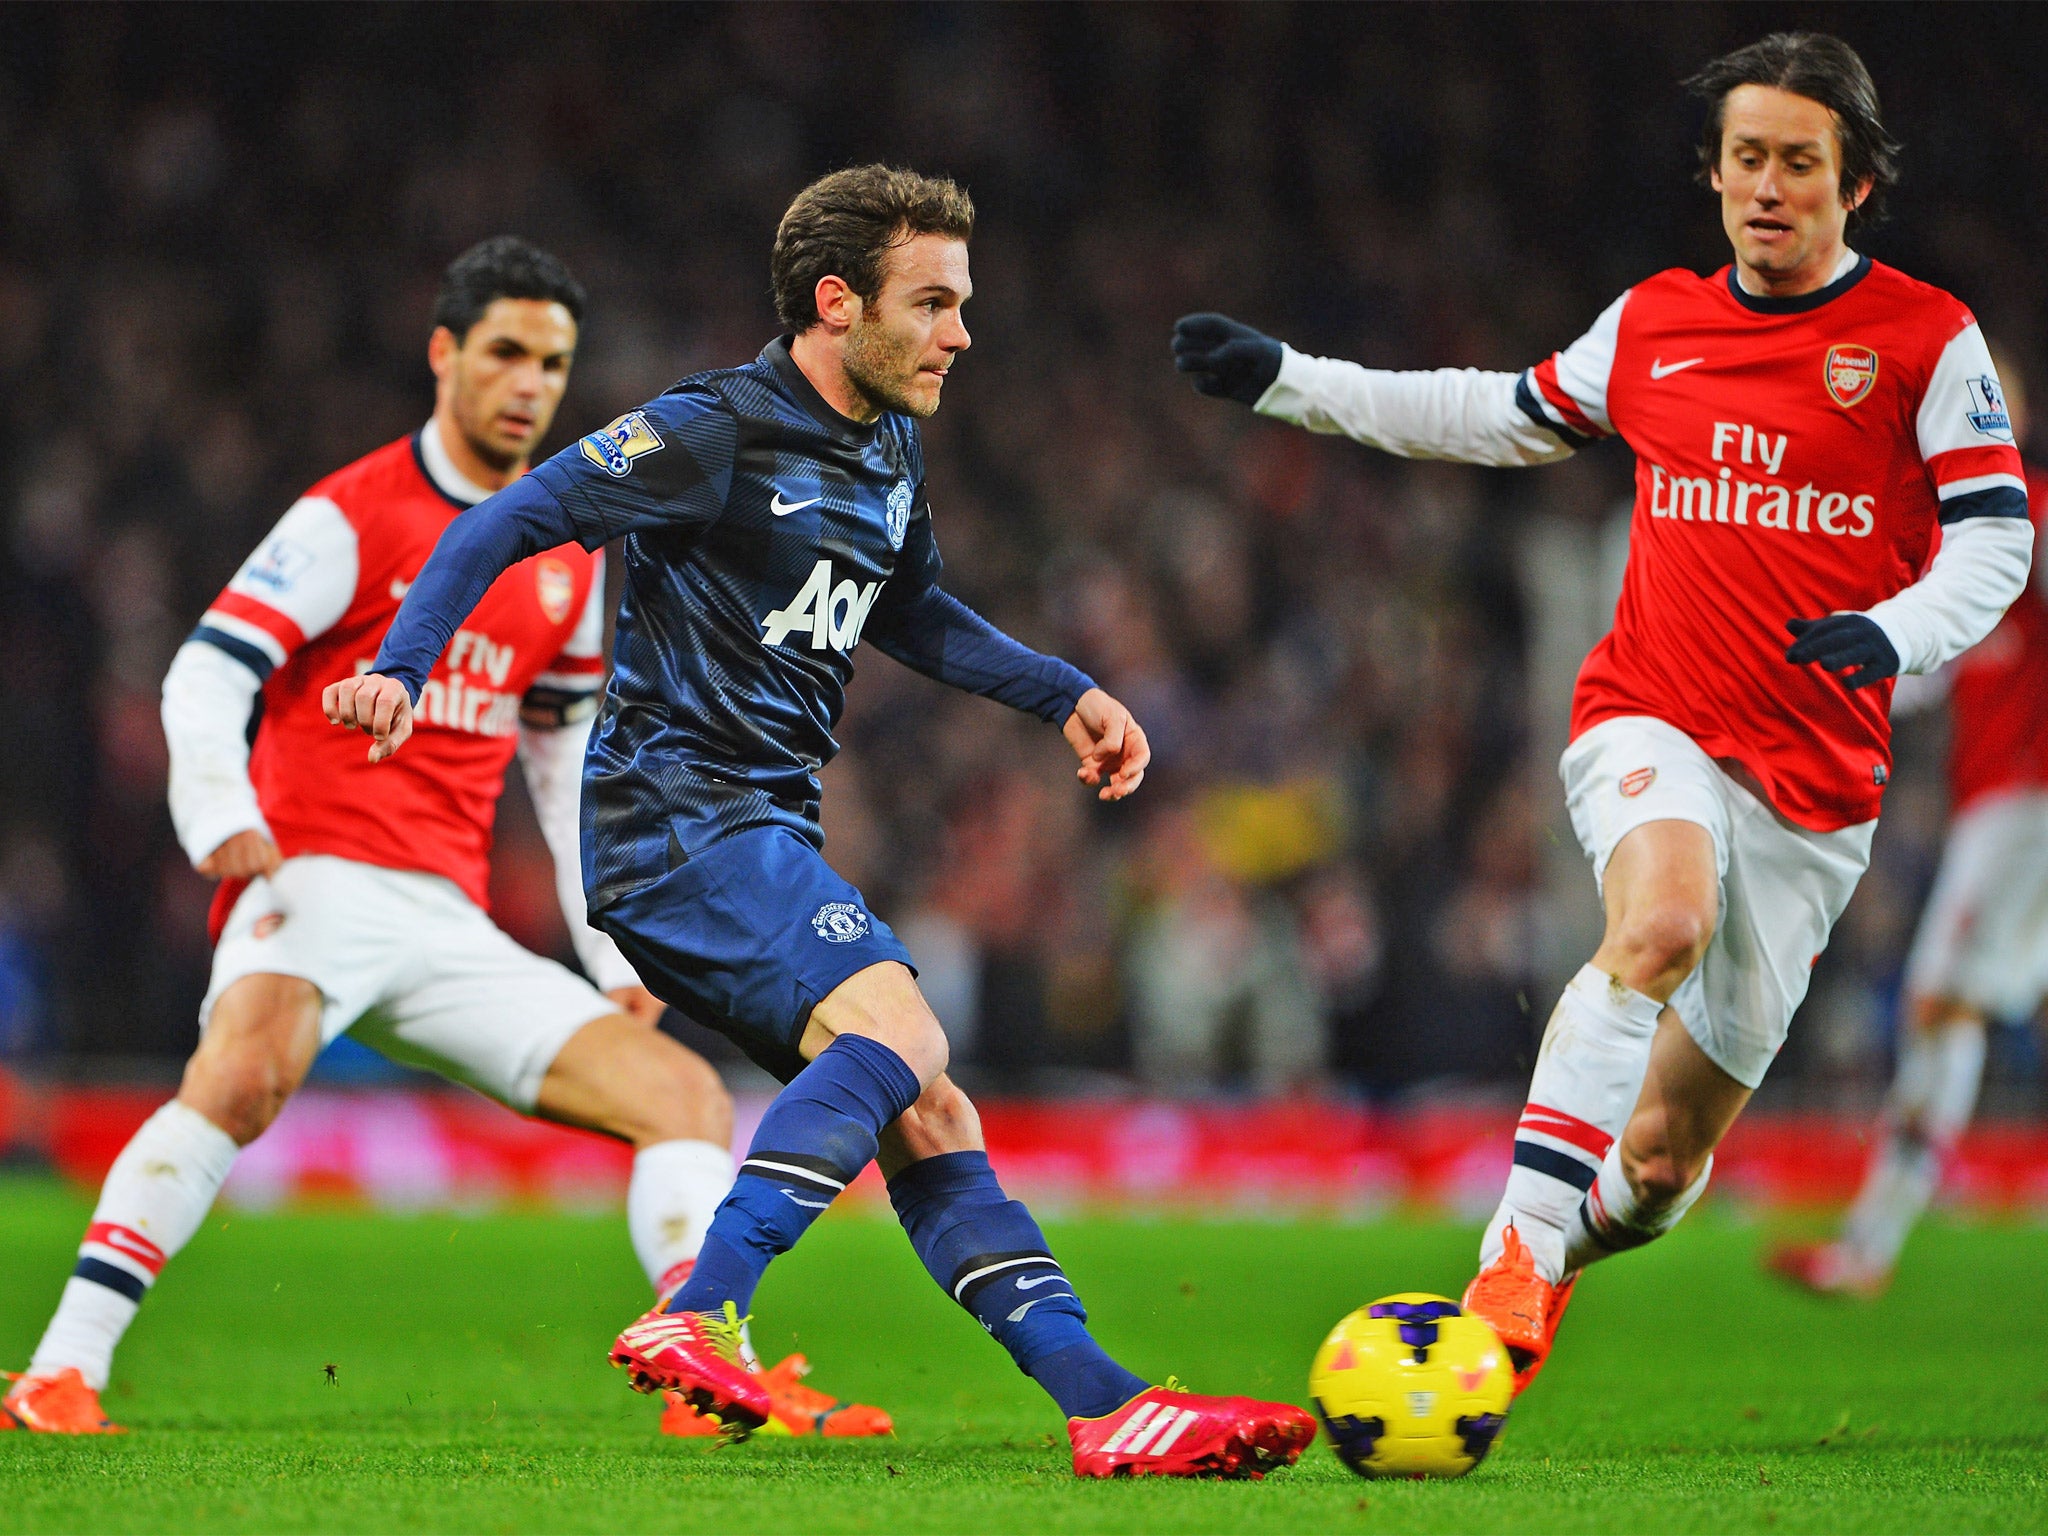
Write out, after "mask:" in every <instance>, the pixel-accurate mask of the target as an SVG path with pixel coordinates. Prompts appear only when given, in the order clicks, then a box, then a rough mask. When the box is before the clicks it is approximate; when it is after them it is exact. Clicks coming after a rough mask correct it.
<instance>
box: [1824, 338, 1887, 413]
mask: <svg viewBox="0 0 2048 1536" xmlns="http://www.w3.org/2000/svg"><path fill="white" fill-rule="evenodd" d="M1822 375H1823V377H1825V378H1826V380H1827V384H1828V393H1829V394H1831V395H1833V396H1834V397H1835V404H1837V405H1839V406H1842V407H1843V408H1844V409H1846V408H1847V407H1849V406H1852V405H1854V404H1856V403H1857V402H1858V401H1859V400H1861V399H1862V398H1863V397H1864V396H1865V395H1867V394H1869V393H1870V389H1871V386H1872V385H1874V384H1875V383H1877V354H1876V353H1875V352H1873V351H1871V350H1870V348H1868V347H1855V346H1850V345H1848V344H1847V343H1843V344H1842V345H1840V346H1834V347H1829V348H1828V360H1827V365H1826V367H1825V368H1824V369H1823V370H1822Z"/></svg>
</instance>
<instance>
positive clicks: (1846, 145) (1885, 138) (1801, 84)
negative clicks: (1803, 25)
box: [1685, 32, 1899, 225]
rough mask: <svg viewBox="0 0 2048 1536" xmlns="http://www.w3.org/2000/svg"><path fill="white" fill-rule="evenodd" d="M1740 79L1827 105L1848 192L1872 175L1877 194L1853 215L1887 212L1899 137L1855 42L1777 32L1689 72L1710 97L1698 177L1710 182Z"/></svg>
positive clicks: (1870, 218)
mask: <svg viewBox="0 0 2048 1536" xmlns="http://www.w3.org/2000/svg"><path fill="white" fill-rule="evenodd" d="M1739 85H1768V86H1771V87H1773V88H1775V89H1777V90H1781V91H1790V92H1791V93H1792V94H1793V95H1794V96H1804V97H1806V98H1807V99H1808V100H1809V101H1817V102H1819V103H1820V104H1821V105H1822V106H1824V107H1826V108H1827V109H1828V111H1829V112H1830V113H1831V114H1833V116H1834V119H1835V136H1836V137H1837V138H1838V139H1840V140H1841V144H1842V197H1843V200H1844V201H1847V200H1848V199H1849V198H1850V197H1852V196H1854V195H1855V192H1856V189H1857V188H1858V187H1860V186H1862V185H1863V184H1864V183H1865V182H1866V181H1867V182H1869V183H1870V196H1868V197H1867V198H1865V199H1864V200H1863V206H1862V207H1861V208H1852V209H1851V210H1850V213H1849V222H1850V223H1851V224H1854V225H1866V224H1874V223H1876V222H1877V221H1878V220H1879V219H1881V218H1883V217H1884V194H1885V189H1886V188H1887V187H1890V186H1893V185H1895V184H1896V183H1897V181H1898V179H1899V141H1898V140H1897V139H1895V138H1893V137H1892V136H1891V135H1890V134H1889V133H1886V132H1885V128H1884V122H1883V120H1882V119H1881V118H1880V117H1879V116H1878V113H1877V86H1876V85H1875V84H1874V83H1873V82H1872V81H1871V78H1870V71H1869V70H1867V69H1865V68H1864V67H1863V60H1862V59H1861V58H1859V57H1857V54H1856V50H1855V49H1854V48H1851V47H1850V46H1849V45H1848V44H1847V43H1845V42H1843V41H1842V40H1841V39H1840V38H1839V37H1830V36H1828V34H1827V33H1825V32H1773V33H1772V34H1771V35H1770V36H1769V37H1766V38H1763V39H1761V40H1759V41H1757V42H1754V43H1751V44H1750V45H1749V46H1748V47H1747V48H1738V49H1736V50H1735V51H1734V52H1733V53H1724V54H1723V55H1721V57H1720V58H1718V59H1716V60H1714V61H1713V62H1712V63H1711V64H1709V65H1707V67H1706V68H1705V69H1702V70H1701V71H1700V72H1699V73H1698V74H1696V75H1694V76H1692V78H1691V79H1689V80H1687V81H1686V82H1685V88H1686V89H1687V90H1689V91H1691V92H1692V94H1693V95H1695V96H1698V97H1700V98H1701V99H1702V100H1704V101H1705V102H1706V103H1707V122H1706V128H1705V131H1704V132H1703V133H1702V134H1701V136H1700V172H1699V179H1700V180H1701V182H1702V183H1704V184H1706V185H1708V186H1712V185H1713V175H1714V169H1715V167H1717V166H1718V165H1720V163H1721V122H1722V109H1723V108H1724V107H1726V105H1727V103H1728V93H1729V92H1730V91H1732V90H1734V89H1735V88H1736V87H1737V86H1739Z"/></svg>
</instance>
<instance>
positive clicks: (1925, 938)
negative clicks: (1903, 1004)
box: [1906, 790, 2048, 1023]
mask: <svg viewBox="0 0 2048 1536" xmlns="http://www.w3.org/2000/svg"><path fill="white" fill-rule="evenodd" d="M1906 989H1907V990H1908V991H1909V992H1916V993H1919V994H1921V995H1922V996H1925V997H1952V998H1956V999H1958V1000H1960V1001H1962V1002H1965V1003H1969V1004H1971V1005H1972V1006H1974V1007H1976V1008H1979V1009H1981V1010H1983V1012H1984V1013H1986V1014H1988V1015H1989V1016H1990V1017H1992V1018H1994V1019H1998V1020H2002V1021H2006V1022H2011V1023H2018V1022H2021V1021H2023V1020H2025V1019H2027V1018H2028V1017H2030V1016H2031V1015H2032V1014H2033V1012H2034V1010H2035V1009H2036V1008H2038V1007H2039V1006H2040V1005H2041V999H2042V997H2043V996H2044V995H2048V791H2041V790H2018V791H2014V792H2013V793H2010V794H2002V795H1994V796H1992V797H1991V798H1989V799H1986V800H1980V801H1978V802H1977V803H1976V804H1975V805H1972V806H1970V807H1968V808H1967V809H1966V810H1964V811H1963V812H1962V813H1961V814H1960V815H1958V816H1957V817H1956V818H1955V820H1954V821H1953V822H1951V823H1950V824H1949V830H1948V846H1947V848H1945V849H1944V850H1943V851H1942V855H1941V868H1940V870H1939V871H1938V872H1937V873H1936V874H1935V877H1934V889H1933V890H1931V891H1929V892H1928V894H1927V907H1926V910H1925V911H1923V912H1922V913H1921V914H1920V927H1919V930H1918V931H1917V932H1916V933H1915V934H1914V935H1913V950H1912V953H1911V954H1910V955H1909V956H1908V957H1907V959H1906Z"/></svg>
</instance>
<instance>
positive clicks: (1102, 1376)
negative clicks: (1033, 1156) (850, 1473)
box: [698, 1152, 1149, 1419]
mask: <svg viewBox="0 0 2048 1536" xmlns="http://www.w3.org/2000/svg"><path fill="white" fill-rule="evenodd" d="M889 1200H890V1203H891V1204H893V1205H894V1206H895V1207H896V1215H897V1216H898V1218H899V1219H901V1221H902V1222H903V1230H904V1231H905V1232H907V1233H909V1234H910V1245H911V1246H912V1247H913V1248H915V1249H916V1250H917V1256H918V1257H919V1258H921V1259H923V1260H924V1267H925V1268H926V1269H928V1270H930V1271H931V1275H932V1278H933V1279H934V1280H936V1281H938V1282H939V1284H940V1285H941V1286H942V1287H943V1288H944V1289H945V1291H946V1293H947V1294H948V1295H949V1296H951V1297H952V1298H953V1299H954V1300H955V1301H957V1302H959V1303H960V1305H961V1306H963V1307H965V1308H966V1309H967V1310H968V1311H969V1312H971V1313H973V1314H974V1317H975V1320H976V1321H977V1322H979V1323H980V1324H981V1326H982V1327H984V1328H986V1329H987V1330H988V1331H989V1332H990V1333H991V1334H993V1335H994V1336H995V1340H996V1342H997V1343H998V1344H1000V1345H1002V1346H1003V1348H1005V1349H1007V1350H1008V1351H1009V1352H1010V1354H1011V1356H1012V1357H1013V1358H1014V1359H1015V1360H1016V1362H1017V1366H1018V1368H1019V1369H1020V1370H1022V1371H1023V1372H1024V1374H1025V1375H1027V1376H1029V1377H1031V1378H1032V1379H1033V1380H1034V1381H1036V1382H1037V1383H1038V1384H1039V1385H1040V1386H1041V1387H1044V1388H1045V1390H1046V1391H1047V1392H1049V1393H1051V1394H1052V1398H1053V1401H1055V1402H1056V1403H1058V1404H1059V1405H1060V1411H1061V1412H1062V1413H1064V1414H1066V1415H1067V1417H1069V1418H1087V1419H1093V1418H1099V1417H1101V1416H1102V1415H1103V1414H1105V1413H1108V1412H1110V1411H1111V1410H1112V1409H1115V1408H1117V1407H1120V1406H1121V1405H1122V1404H1124V1403H1127V1402H1129V1401H1130V1400H1131V1399H1132V1398H1134V1397H1136V1396H1137V1395H1138V1394H1139V1393H1140V1392H1142V1391H1144V1390H1145V1388H1146V1386H1147V1385H1149V1383H1147V1382H1145V1381H1144V1380H1142V1379H1140V1378H1139V1377H1136V1376H1133V1375H1132V1374H1131V1373H1130V1372H1129V1371H1127V1370H1125V1369H1124V1368H1123V1367H1122V1366H1120V1365H1118V1364H1117V1363H1116V1362H1115V1361H1114V1360H1112V1359H1110V1357H1109V1355H1108V1354H1107V1353H1106V1352H1105V1351H1104V1350H1103V1348H1102V1346H1101V1345H1100V1344H1098V1343H1096V1342H1095V1339H1094V1336H1093V1335H1091V1334H1090V1333H1089V1332H1088V1312H1087V1309H1086V1308H1085V1307H1083V1306H1082V1305H1081V1298H1080V1297H1078V1296H1076V1295H1075V1294H1074V1287H1073V1284H1072V1282H1071V1281H1069V1280H1068V1279H1067V1277H1066V1273H1065V1272H1064V1271H1063V1270H1061V1268H1060V1266H1059V1261H1058V1260H1057V1259H1055V1258H1054V1257H1053V1256H1052V1254H1051V1252H1050V1251H1049V1250H1048V1249H1047V1248H1046V1246H1045V1234H1044V1233H1042V1232H1040V1231H1039V1230H1038V1223H1037V1222H1035V1221H1033V1220H1032V1219H1031V1213H1030V1212H1029V1211H1027V1210H1025V1209H1024V1207H1023V1206H1021V1205H1019V1204H1018V1203H1017V1202H1016V1201H1015V1200H1012V1199H1010V1198H1009V1197H1008V1196H1007V1195H1005V1194H1004V1193H1003V1187H1002V1185H1000V1184H998V1183H997V1182H996V1175H995V1170H994V1169H992V1168H990V1167H989V1165H988V1154H987V1153H986V1152H947V1153H944V1154H942V1155H941V1156H938V1157H928V1158H925V1159H924V1160H923V1161H922V1162H916V1163H912V1164H911V1165H910V1166H909V1167H908V1168H905V1169H903V1170H902V1171H901V1172H899V1173H898V1174H897V1175H896V1177H895V1178H893V1179H891V1180H890V1181H889ZM707 1247H708V1245H707ZM698 1262H699V1263H700V1264H701V1263H702V1262H703V1260H701V1259H700V1260H698Z"/></svg>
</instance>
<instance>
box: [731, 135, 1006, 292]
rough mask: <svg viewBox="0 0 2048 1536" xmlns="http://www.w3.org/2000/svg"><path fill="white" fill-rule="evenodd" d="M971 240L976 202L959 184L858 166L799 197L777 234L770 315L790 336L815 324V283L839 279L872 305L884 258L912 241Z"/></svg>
mask: <svg viewBox="0 0 2048 1536" xmlns="http://www.w3.org/2000/svg"><path fill="white" fill-rule="evenodd" d="M973 233H974V201H973V199H972V198H970V197H968V195H967V193H966V191H965V189H964V188H962V187H961V186H960V185H959V184H958V183H957V182H953V181H949V180H948V179H947V178H945V177H943V176H920V175H918V174H917V172H915V171H906V170H900V169H898V168H896V167H894V166H888V165H856V166H852V167H850V168H849V169H847V170H843V171H834V172H833V173H832V174H831V175H829V176H821V177H819V178H818V179H817V180H816V181H814V182H812V183H811V184H810V185H809V186H808V187H805V188H804V189H803V191H801V192H799V193H797V195H796V198H795V200H794V201H793V202H791V203H790V205H789V208H788V210H787V211H786V212H785V213H784V214H783V215H782V222H781V223H780V224H778V225H777V226H776V228H775V252H774V254H773V255H772V256H771V257H769V260H768V273H769V278H770V281H771V282H772V283H773V285H774V289H775V314H776V318H777V319H779V320H780V321H781V322H782V323H783V324H784V325H785V326H787V327H789V329H790V330H791V331H792V332H800V331H807V330H809V329H810V328H811V327H812V326H814V325H816V324H817V323H818V280H819V279H820V278H824V277H837V278H840V279H842V280H843V281H844V282H845V284H846V286H847V287H849V288H851V289H852V290H853V291H854V292H855V293H857V294H859V295H860V296H861V297H862V298H863V299H866V300H868V301H870V302H872V301H873V300H874V299H875V298H877V297H878V296H879V295H880V294H881V291H882V277H883V265H884V262H885V261H886V259H887V257H888V254H889V252H890V251H891V250H892V249H894V248H895V247H896V246H899V245H901V244H903V242H904V241H906V240H909V239H911V238H913V237H914V236H917V235H950V236H952V237H953V238H954V239H955V240H966V239H968V238H969V237H971V236H972V235H973Z"/></svg>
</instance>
